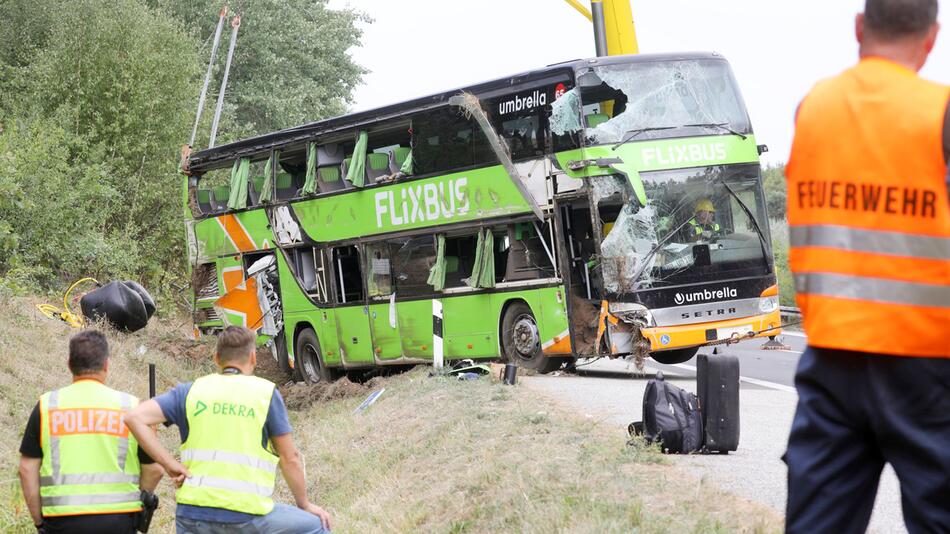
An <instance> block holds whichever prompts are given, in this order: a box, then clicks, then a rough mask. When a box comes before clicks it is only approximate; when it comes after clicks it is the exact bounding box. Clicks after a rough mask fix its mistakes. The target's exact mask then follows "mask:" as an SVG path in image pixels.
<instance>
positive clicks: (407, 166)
mask: <svg viewBox="0 0 950 534" xmlns="http://www.w3.org/2000/svg"><path fill="white" fill-rule="evenodd" d="M399 172H401V173H403V174H405V175H407V176H408V175H411V174H412V150H410V151H409V155H407V156H406V161H404V162H402V167H399Z"/></svg>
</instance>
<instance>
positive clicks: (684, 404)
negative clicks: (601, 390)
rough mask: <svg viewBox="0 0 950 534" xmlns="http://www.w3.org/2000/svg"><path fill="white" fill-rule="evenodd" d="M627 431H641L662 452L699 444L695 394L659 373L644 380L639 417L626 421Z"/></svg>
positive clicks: (689, 449)
mask: <svg viewBox="0 0 950 534" xmlns="http://www.w3.org/2000/svg"><path fill="white" fill-rule="evenodd" d="M629 431H630V435H631V436H632V435H634V434H637V435H639V434H643V437H644V439H645V440H646V441H647V443H659V444H660V448H661V449H662V450H663V452H668V453H682V454H687V453H690V452H694V451H698V450H700V449H702V448H703V417H702V415H701V412H700V407H699V399H698V398H697V397H696V395H693V394H692V393H690V392H688V391H686V390H684V389H681V388H678V387H676V386H674V385H672V384H668V383H666V381H665V380H663V373H662V372H657V373H656V378H655V379H652V380H650V381H649V382H647V387H646V391H644V392H643V421H642V422H639V421H638V422H636V423H631V424H630V428H629Z"/></svg>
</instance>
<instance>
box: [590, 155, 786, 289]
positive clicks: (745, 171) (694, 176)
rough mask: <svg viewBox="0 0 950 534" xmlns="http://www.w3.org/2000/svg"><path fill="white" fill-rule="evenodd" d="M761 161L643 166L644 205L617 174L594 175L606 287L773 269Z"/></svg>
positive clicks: (688, 280) (697, 279)
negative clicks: (648, 169) (665, 168)
mask: <svg viewBox="0 0 950 534" xmlns="http://www.w3.org/2000/svg"><path fill="white" fill-rule="evenodd" d="M758 172H759V171H758V166H757V165H754V164H751V165H734V166H713V167H704V168H699V169H695V168H694V169H676V170H669V171H656V172H647V173H641V177H642V179H643V183H644V186H645V188H646V192H647V196H648V198H650V202H649V204H648V205H647V206H645V207H640V208H639V209H638V204H637V203H636V201H635V200H634V199H631V198H630V194H629V192H628V191H625V190H621V195H618V194H617V190H618V189H619V188H620V187H621V186H623V187H626V186H627V184H626V183H625V182H623V180H621V179H620V178H619V177H616V176H612V177H611V176H604V177H597V178H591V180H590V182H591V188H592V196H593V199H594V201H595V203H596V205H597V209H598V217H599V219H600V223H601V233H602V236H603V240H602V241H601V256H600V262H599V263H600V267H601V273H602V276H603V285H604V289H605V290H606V291H607V292H609V293H627V292H630V291H635V290H638V289H645V288H650V287H658V286H666V285H675V284H683V283H697V282H702V281H706V280H709V279H711V278H715V277H722V276H734V277H739V276H746V275H748V276H757V275H763V274H767V273H768V272H769V269H770V267H769V263H768V256H769V253H768V239H769V237H768V235H762V234H761V233H760V232H767V230H768V228H767V225H766V224H765V220H766V219H765V201H764V196H763V193H762V187H761V181H760V180H759V178H758Z"/></svg>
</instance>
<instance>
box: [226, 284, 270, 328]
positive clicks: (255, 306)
mask: <svg viewBox="0 0 950 534" xmlns="http://www.w3.org/2000/svg"><path fill="white" fill-rule="evenodd" d="M214 305H215V306H216V307H219V308H221V309H223V310H224V311H229V312H232V313H237V314H241V315H243V316H244V324H243V325H242V326H245V327H247V328H250V329H251V330H257V329H258V328H260V327H261V324H260V323H261V319H262V318H263V317H264V313H263V312H262V311H261V303H260V302H259V301H258V300H257V280H256V279H254V278H248V279H247V280H245V281H244V282H243V283H241V284H239V285H238V286H237V287H235V288H234V289H233V290H231V291H229V292H228V293H227V294H226V295H224V296H223V297H221V298H219V299H218V300H217V301H215V303H214Z"/></svg>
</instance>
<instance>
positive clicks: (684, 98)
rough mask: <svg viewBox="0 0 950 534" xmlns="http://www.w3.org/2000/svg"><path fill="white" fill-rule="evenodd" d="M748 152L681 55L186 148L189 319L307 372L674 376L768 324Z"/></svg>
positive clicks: (756, 182) (748, 134)
mask: <svg viewBox="0 0 950 534" xmlns="http://www.w3.org/2000/svg"><path fill="white" fill-rule="evenodd" d="M761 150H763V147H761V146H758V145H756V141H755V137H754V135H753V132H752V126H751V124H750V121H749V117H748V114H747V112H746V109H745V106H744V104H743V101H742V97H741V96H740V93H739V91H738V89H737V86H736V83H735V80H734V78H733V75H732V73H731V69H730V67H729V65H728V63H727V61H726V60H725V59H724V58H722V57H721V56H719V55H717V54H706V53H696V54H678V55H637V56H615V57H600V58H596V59H588V60H577V61H570V62H565V63H560V64H556V65H551V66H548V67H545V68H542V69H538V70H535V71H531V72H527V73H523V74H519V75H516V76H510V77H506V78H502V79H499V80H495V81H491V82H486V83H482V84H478V85H473V86H470V87H466V88H463V89H459V90H454V91H448V92H444V93H440V94H436V95H432V96H428V97H425V98H420V99H417V100H412V101H409V102H404V103H400V104H395V105H390V106H386V107H383V108H379V109H375V110H371V111H364V112H359V113H353V114H350V115H346V116H341V117H336V118H332V119H327V120H322V121H319V122H314V123H310V124H305V125H302V126H297V127H294V128H290V129H286V130H281V131H278V132H274V133H269V134H266V135H261V136H258V137H254V138H250V139H246V140H241V141H237V142H234V143H230V144H226V145H222V146H218V147H214V148H210V149H206V150H202V151H198V152H194V153H186V154H185V156H184V158H183V162H182V170H183V173H184V174H185V191H184V200H185V211H186V219H187V221H186V226H187V236H188V237H187V239H188V250H189V263H190V267H191V271H192V285H193V289H194V320H195V326H196V329H197V330H199V331H201V332H204V333H210V332H214V331H216V330H218V329H220V328H222V327H223V326H225V325H228V324H237V325H243V326H247V327H249V328H252V329H254V330H256V331H257V332H258V334H259V336H260V338H259V339H260V342H261V344H262V346H263V347H265V348H266V350H268V351H270V352H271V353H272V354H273V356H274V357H275V358H276V359H277V360H278V361H279V362H280V363H281V365H282V366H283V367H284V368H285V369H287V370H294V372H295V373H296V374H297V376H298V377H300V378H302V379H305V380H307V381H310V382H318V381H320V380H327V379H328V378H331V377H332V376H334V374H335V373H337V372H340V371H346V370H351V369H365V368H369V367H374V366H384V365H404V364H415V363H426V362H432V361H433V359H434V358H435V359H436V360H438V359H441V358H444V359H446V360H458V359H467V358H471V359H490V358H502V359H505V360H508V361H514V362H516V363H518V364H519V365H522V366H526V367H531V368H535V369H538V370H539V371H541V372H548V371H551V370H553V369H556V368H558V367H559V366H561V365H564V364H565V363H572V362H573V361H574V360H575V359H576V358H591V357H597V356H608V357H630V358H644V357H652V358H654V359H655V360H657V361H659V362H661V363H678V362H683V361H686V360H688V359H690V357H692V356H693V355H694V354H695V352H696V350H697V346H698V345H699V344H702V343H705V342H708V341H711V340H717V339H724V338H727V337H733V336H735V335H746V334H747V333H749V332H759V331H761V330H764V329H767V328H777V327H778V326H779V325H780V318H779V311H778V294H777V286H776V279H775V270H774V265H773V258H772V253H771V245H770V243H771V240H770V237H769V228H768V223H767V221H768V218H767V215H766V204H765V199H764V194H763V189H762V180H761V176H760V167H759V155H760V151H761ZM700 208H702V209H700ZM776 333H778V330H772V331H769V332H766V333H761V334H758V335H761V336H767V335H769V336H774V335H775V334H776Z"/></svg>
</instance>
